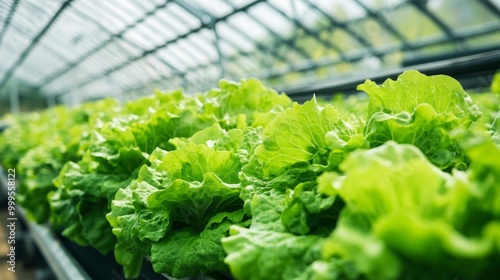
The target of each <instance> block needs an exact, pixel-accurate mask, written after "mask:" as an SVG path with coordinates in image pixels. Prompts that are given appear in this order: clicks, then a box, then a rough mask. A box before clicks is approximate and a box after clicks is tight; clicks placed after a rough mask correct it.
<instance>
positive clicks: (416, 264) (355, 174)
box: [323, 135, 500, 279]
mask: <svg viewBox="0 0 500 280" xmlns="http://www.w3.org/2000/svg"><path fill="white" fill-rule="evenodd" d="M467 137H472V138H475V137H478V136H471V135H469V136H467ZM481 139H483V140H482V141H483V143H482V144H479V143H478V142H481V141H479V140H478V139H470V140H468V141H469V142H470V141H473V142H475V144H476V146H474V148H466V151H467V154H468V155H469V156H470V157H471V159H472V160H473V166H471V170H470V172H468V173H467V174H465V173H463V172H460V171H457V172H456V174H453V175H450V174H447V173H443V172H442V171H440V170H439V169H438V168H436V167H435V166H433V165H432V164H431V163H430V162H429V161H428V160H427V159H426V158H425V157H424V155H423V154H422V153H421V152H420V151H419V150H418V149H416V148H415V147H413V146H410V145H398V144H396V143H394V142H387V143H386V144H384V145H382V146H380V147H378V148H374V149H371V150H368V151H357V152H353V153H352V154H351V156H350V157H349V158H348V159H347V160H346V161H345V162H344V163H343V164H342V165H341V169H342V170H343V171H344V172H345V175H344V176H337V177H335V176H330V178H331V179H333V181H331V184H330V187H331V188H333V189H335V191H330V190H328V189H327V187H325V190H326V192H327V193H329V194H332V193H333V194H334V195H336V196H339V197H340V198H342V200H343V201H345V203H346V207H345V208H344V210H343V212H342V214H341V217H340V219H339V222H338V224H337V227H336V229H335V230H334V231H333V233H332V236H331V238H330V240H329V241H328V243H327V244H328V245H327V246H326V247H325V248H324V255H323V257H324V258H329V257H332V256H342V257H343V258H346V259H348V260H351V261H352V262H354V263H355V264H356V267H358V269H359V270H360V271H361V272H362V273H363V274H365V275H366V277H367V278H368V279H402V278H403V279H435V278H443V279H444V278H447V277H448V278H449V277H458V278H459V279H487V278H488V277H491V275H494V274H493V273H498V269H497V268H494V267H493V266H491V265H490V264H492V263H495V262H496V261H498V252H499V251H498V249H499V247H498V235H497V234H498V226H499V225H500V224H499V220H497V219H498V217H499V216H498V212H496V211H497V208H496V207H497V206H498V205H499V204H497V203H498V201H499V200H498V193H497V192H498V187H499V185H498V184H497V183H496V182H495V183H493V182H494V181H493V180H495V179H494V178H496V177H497V176H498V174H500V172H498V167H497V166H498V164H494V163H495V162H497V163H498V162H499V160H500V157H499V158H495V157H497V156H498V155H500V151H499V150H498V148H496V147H495V146H494V145H493V144H492V143H491V142H488V140H484V138H481ZM471 145H473V144H471ZM486 151H487V153H489V154H491V156H492V157H491V156H490V157H489V158H488V159H487V160H484V159H485V158H483V160H480V159H479V157H478V155H477V153H484V152H486ZM481 156H484V154H482V155H481ZM475 160H477V161H475ZM492 165H495V167H492ZM487 166H490V167H487ZM483 168H484V169H483ZM492 168H493V170H492ZM478 170H483V172H481V176H478V175H477V172H478ZM478 177H480V178H481V179H479V178H478ZM485 177H486V178H488V179H486V180H487V181H488V182H491V183H489V184H487V183H485V182H484V181H482V179H484V178H485ZM365 178H369V180H366V179H365ZM478 179H479V180H478ZM464 181H465V182H464ZM477 181H481V183H479V182H478V184H477V185H476V183H475V182H477ZM491 184H492V185H491ZM475 188H484V189H483V190H479V189H475ZM482 192H483V193H486V192H487V193H488V194H489V197H488V198H486V197H481V198H482V200H479V199H478V197H476V196H477V195H480V196H481V193H482ZM471 214H472V215H471ZM479 217H483V218H479ZM495 220H496V221H495ZM381 267H383V269H381ZM424 267H425V268H426V269H425V270H422V268H424Z"/></svg>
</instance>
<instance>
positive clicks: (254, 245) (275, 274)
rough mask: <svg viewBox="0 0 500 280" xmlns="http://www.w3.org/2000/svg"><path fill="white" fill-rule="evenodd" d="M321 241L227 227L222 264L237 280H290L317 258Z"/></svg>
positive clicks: (273, 232) (312, 238)
mask: <svg viewBox="0 0 500 280" xmlns="http://www.w3.org/2000/svg"><path fill="white" fill-rule="evenodd" d="M321 241H322V239H321V238H319V237H317V236H314V235H309V236H296V235H293V234H290V233H283V232H276V231H265V230H256V229H246V228H243V227H239V226H232V227H231V228H230V236H229V237H226V238H223V239H222V246H223V247H224V250H225V251H226V252H227V257H226V259H225V262H226V263H227V264H228V265H229V267H230V269H231V273H232V275H234V276H235V277H236V278H237V279H271V280H272V279H276V280H281V279H294V278H297V277H299V276H300V274H301V273H302V272H303V271H304V270H305V269H306V268H307V267H308V266H309V265H310V264H312V263H313V262H314V261H315V260H317V259H319V258H320V251H321Z"/></svg>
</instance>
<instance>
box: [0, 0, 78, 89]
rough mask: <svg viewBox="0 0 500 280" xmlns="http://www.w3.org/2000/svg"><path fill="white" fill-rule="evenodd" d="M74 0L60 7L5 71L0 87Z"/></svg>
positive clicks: (67, 0) (69, 0)
mask: <svg viewBox="0 0 500 280" xmlns="http://www.w3.org/2000/svg"><path fill="white" fill-rule="evenodd" d="M72 1H73V0H66V1H65V2H64V3H63V4H62V5H61V7H59V10H57V12H56V13H55V14H54V16H53V17H52V18H51V19H50V21H49V22H48V23H47V24H46V25H45V27H44V28H43V29H42V30H41V31H40V32H39V33H38V34H37V35H36V36H35V38H33V40H32V41H31V44H30V45H29V46H28V47H27V48H26V49H25V50H24V51H23V53H22V54H21V55H20V56H19V58H18V59H17V60H16V62H15V63H14V65H12V66H11V67H10V68H9V70H7V72H6V73H5V75H4V77H3V78H2V80H1V81H0V89H1V88H3V87H4V86H5V84H6V83H7V81H8V80H9V79H10V77H12V75H13V74H14V72H15V71H16V69H17V68H18V67H19V66H20V65H21V64H22V63H23V61H24V60H25V59H26V58H27V57H28V55H29V54H30V53H31V51H32V50H33V49H34V48H35V46H36V45H37V43H38V41H40V39H42V37H43V36H44V35H45V33H47V31H49V29H50V27H52V24H54V22H55V21H56V20H57V18H58V17H59V16H60V15H61V14H62V12H63V11H64V10H65V9H66V8H67V7H69V4H70V3H71V2H72Z"/></svg>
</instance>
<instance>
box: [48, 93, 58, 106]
mask: <svg viewBox="0 0 500 280" xmlns="http://www.w3.org/2000/svg"><path fill="white" fill-rule="evenodd" d="M55 105H56V96H55V95H52V94H51V95H47V108H50V107H54V106H55Z"/></svg>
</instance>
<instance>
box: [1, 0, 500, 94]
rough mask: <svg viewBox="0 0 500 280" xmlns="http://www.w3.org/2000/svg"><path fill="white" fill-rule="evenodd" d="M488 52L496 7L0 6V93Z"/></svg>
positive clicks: (316, 1) (298, 2) (421, 1)
mask: <svg viewBox="0 0 500 280" xmlns="http://www.w3.org/2000/svg"><path fill="white" fill-rule="evenodd" d="M499 48H500V1H499V0H477V1H472V0H427V1H426V0H409V1H404V0H392V1H380V0H350V1H345V0H344V1H342V0H269V1H264V0H233V1H229V0H214V1H202V0H171V1H168V0H167V1H165V0H150V1H140V0H108V1H97V0H91V1H83V0H67V1H62V0H48V1H36V0H5V1H1V2H0V91H1V92H2V93H3V94H5V93H6V92H8V91H9V89H10V88H11V87H13V86H16V85H19V84H22V85H25V86H28V87H29V88H30V90H32V91H40V92H43V94H45V95H47V96H58V97H60V96H66V95H74V96H79V98H81V99H93V98H99V97H102V96H108V95H112V96H117V97H120V98H123V99H129V98H133V97H136V96H138V95H144V94H149V93H151V92H152V90H153V88H160V89H173V88H180V87H182V88H184V89H185V90H186V91H187V92H197V91H203V90H206V89H208V88H212V87H215V86H217V81H218V80H220V79H222V78H224V79H231V80H239V79H240V78H243V77H257V78H259V79H261V80H263V81H264V83H265V84H267V85H269V86H273V87H275V88H277V89H293V88H294V87H296V86H300V85H304V84H315V83H318V82H321V81H325V80H332V79H334V80H335V79H344V78H346V77H352V76H356V75H360V74H361V73H377V72H378V71H380V70H382V69H392V68H397V67H400V66H402V65H409V64H415V63H418V62H419V61H426V60H429V59H431V60H432V59H436V57H447V56H448V57H449V56H453V57H456V56H461V55H465V54H474V53H481V52H485V51H489V50H492V49H493V50H494V49H499Z"/></svg>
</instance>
